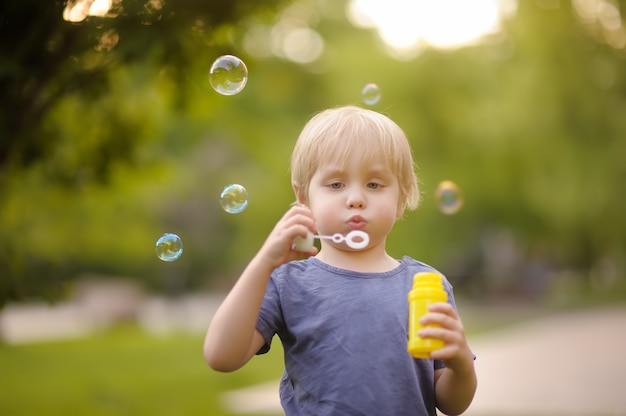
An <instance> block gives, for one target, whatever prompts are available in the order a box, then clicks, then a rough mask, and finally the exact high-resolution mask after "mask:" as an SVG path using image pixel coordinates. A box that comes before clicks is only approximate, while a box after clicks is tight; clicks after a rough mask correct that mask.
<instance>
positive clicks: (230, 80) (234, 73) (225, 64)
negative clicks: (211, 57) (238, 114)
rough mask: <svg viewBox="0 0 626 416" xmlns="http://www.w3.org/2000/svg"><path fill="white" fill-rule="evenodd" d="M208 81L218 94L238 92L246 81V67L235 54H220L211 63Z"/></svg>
mask: <svg viewBox="0 0 626 416" xmlns="http://www.w3.org/2000/svg"><path fill="white" fill-rule="evenodd" d="M209 82H210V83H211V87H212V88H213V89H214V90H215V91H216V92H218V93H219V94H222V95H235V94H238V93H240V92H241V91H242V90H243V89H244V87H245V86H246V83H247V82H248V67H247V66H246V64H245V63H244V62H243V61H242V60H241V59H239V58H237V57H236V56H233V55H223V56H220V57H219V58H217V59H216V60H215V61H214V62H213V65H211V69H210V70H209Z"/></svg>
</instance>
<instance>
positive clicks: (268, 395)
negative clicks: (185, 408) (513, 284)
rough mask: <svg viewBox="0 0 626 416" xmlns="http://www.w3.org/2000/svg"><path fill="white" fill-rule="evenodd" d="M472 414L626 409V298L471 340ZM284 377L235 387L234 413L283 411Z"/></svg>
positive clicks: (533, 415)
mask: <svg viewBox="0 0 626 416" xmlns="http://www.w3.org/2000/svg"><path fill="white" fill-rule="evenodd" d="M470 342H471V346H472V349H473V351H474V353H475V354H476V356H477V359H476V371H477V374H478V378H479V382H478V390H477V392H476V396H475V398H474V402H473V403H472V405H471V407H470V409H469V410H468V411H467V412H465V413H464V415H466V416H626V305H620V306H610V307H602V308H594V309H584V310H576V311H570V312H560V313H558V314H550V315H548V316H547V317H534V318H533V319H530V320H528V321H525V322H523V323H520V324H516V325H514V326H509V327H506V328H503V329H499V330H494V331H490V332H488V333H485V334H479V335H477V336H475V337H473V338H472V339H471V340H470ZM277 390H278V382H271V383H264V384H261V385H257V386H252V387H249V388H246V389H241V390H237V391H232V392H229V393H227V394H226V395H225V396H224V404H225V406H226V407H228V408H229V409H230V411H232V412H233V413H256V414H274V415H280V414H282V412H281V409H280V404H279V400H278V392H277Z"/></svg>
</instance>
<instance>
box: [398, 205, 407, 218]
mask: <svg viewBox="0 0 626 416" xmlns="http://www.w3.org/2000/svg"><path fill="white" fill-rule="evenodd" d="M405 209H406V202H398V208H397V209H396V219H400V218H402V217H403V216H404V210H405Z"/></svg>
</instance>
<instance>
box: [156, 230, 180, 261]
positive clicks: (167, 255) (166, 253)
mask: <svg viewBox="0 0 626 416" xmlns="http://www.w3.org/2000/svg"><path fill="white" fill-rule="evenodd" d="M156 254H157V256H158V257H159V258H160V259H161V260H163V261H174V260H176V259H178V258H179V257H180V256H181V255H182V254H183V242H182V240H181V239H180V237H179V236H177V235H176V234H172V233H165V234H163V235H162V236H161V237H159V239H158V240H157V242H156Z"/></svg>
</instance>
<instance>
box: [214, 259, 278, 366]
mask: <svg viewBox="0 0 626 416" xmlns="http://www.w3.org/2000/svg"><path fill="white" fill-rule="evenodd" d="M272 270H273V268H272V267H271V266H269V265H267V264H264V262H263V261H262V260H261V258H260V256H257V257H255V258H253V259H252V261H251V262H250V264H249V265H248V266H247V267H246V269H245V270H244V272H243V273H242V275H241V276H240V277H239V279H238V280H237V282H236V283H235V285H234V286H233V288H232V290H231V291H230V293H229V294H228V295H227V296H226V298H225V299H224V301H223V302H222V304H221V305H220V306H219V308H218V309H217V311H216V312H215V314H214V316H213V319H212V320H211V323H210V325H209V328H208V330H207V334H206V337H205V340H204V357H205V360H206V361H207V363H208V364H209V366H210V367H211V368H213V369H215V370H219V371H233V370H236V369H238V368H240V367H241V366H243V365H244V364H245V363H246V362H247V361H248V360H249V359H250V358H251V356H252V353H251V351H250V349H251V348H252V346H253V344H252V342H253V337H254V332H255V328H256V323H257V319H258V315H259V310H260V308H261V303H262V302H263V296H264V294H265V290H266V288H267V282H268V280H269V276H270V274H271V272H272Z"/></svg>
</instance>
